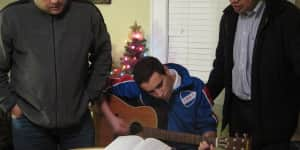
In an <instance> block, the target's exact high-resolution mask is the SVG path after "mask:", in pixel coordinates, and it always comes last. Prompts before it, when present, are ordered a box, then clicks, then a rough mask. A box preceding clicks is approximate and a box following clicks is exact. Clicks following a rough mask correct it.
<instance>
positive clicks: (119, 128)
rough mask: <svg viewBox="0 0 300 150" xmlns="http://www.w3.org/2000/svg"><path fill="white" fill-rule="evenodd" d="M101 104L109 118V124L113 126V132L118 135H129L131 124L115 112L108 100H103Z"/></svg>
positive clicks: (106, 116) (102, 109)
mask: <svg viewBox="0 0 300 150" xmlns="http://www.w3.org/2000/svg"><path fill="white" fill-rule="evenodd" d="M100 105H101V106H100V108H101V111H102V112H103V114H104V116H105V118H106V119H107V120H108V122H109V124H110V125H111V126H112V129H113V132H114V133H115V134H117V135H127V134H128V133H129V125H128V124H126V123H125V122H124V121H123V120H122V119H121V118H119V117H117V116H116V115H114V114H113V112H112V111H111V109H110V108H109V106H108V104H107V102H106V100H103V102H102V103H101V104H100Z"/></svg>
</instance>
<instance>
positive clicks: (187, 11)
mask: <svg viewBox="0 0 300 150" xmlns="http://www.w3.org/2000/svg"><path fill="white" fill-rule="evenodd" d="M227 4H228V0H169V4H168V5H169V9H168V10H169V17H168V18H169V31H168V38H169V39H168V41H169V42H168V43H169V44H168V46H169V52H168V62H174V63H179V64H182V65H183V66H185V67H187V68H188V69H189V71H190V73H191V74H192V75H194V76H197V77H199V78H201V79H202V80H204V81H207V79H208V76H209V72H210V70H211V67H212V62H213V59H214V54H215V48H216V46H217V41H218V28H219V21H220V17H221V15H222V10H223V9H224V8H225V7H226V5H227Z"/></svg>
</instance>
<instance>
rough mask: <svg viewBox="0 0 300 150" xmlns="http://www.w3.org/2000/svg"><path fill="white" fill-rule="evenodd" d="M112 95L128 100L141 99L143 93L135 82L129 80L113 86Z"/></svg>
mask: <svg viewBox="0 0 300 150" xmlns="http://www.w3.org/2000/svg"><path fill="white" fill-rule="evenodd" d="M111 90H112V94H114V95H116V96H118V97H122V98H127V99H139V97H140V95H141V91H140V89H139V87H138V85H137V84H136V83H135V81H134V80H127V81H123V82H119V83H116V84H113V85H112V89H111Z"/></svg>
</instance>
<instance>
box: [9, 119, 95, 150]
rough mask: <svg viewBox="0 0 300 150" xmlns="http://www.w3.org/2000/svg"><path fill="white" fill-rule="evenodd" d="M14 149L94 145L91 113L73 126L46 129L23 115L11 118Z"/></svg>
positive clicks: (47, 149)
mask: <svg viewBox="0 0 300 150" xmlns="http://www.w3.org/2000/svg"><path fill="white" fill-rule="evenodd" d="M12 131H13V143H14V149H15V150H67V149H71V148H78V147H92V146H94V145H95V139H94V137H95V133H94V131H95V130H94V124H93V121H92V118H91V114H90V113H87V114H86V115H84V117H83V119H82V121H81V122H80V123H79V124H78V125H76V126H73V127H70V128H64V129H55V128H54V129H48V128H43V127H40V126H37V125H35V124H33V123H32V122H30V121H29V120H28V119H27V118H26V117H25V116H24V115H22V116H21V117H18V118H16V119H12Z"/></svg>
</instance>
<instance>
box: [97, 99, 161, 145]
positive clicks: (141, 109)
mask: <svg viewBox="0 0 300 150" xmlns="http://www.w3.org/2000/svg"><path fill="white" fill-rule="evenodd" d="M108 104H109V107H110V109H111V111H112V112H113V113H114V114H115V115H116V116H118V117H119V118H122V119H123V120H124V122H126V123H128V124H132V123H139V124H140V125H142V126H143V127H150V128H157V126H158V119H157V115H156V112H155V110H154V109H153V108H152V107H150V106H137V107H134V106H131V105H128V104H127V103H125V102H124V101H123V100H121V99H120V98H118V97H116V96H114V95H111V96H109V100H108ZM95 107H100V106H95ZM94 121H95V128H96V145H97V146H101V147H104V146H106V145H108V144H109V143H110V142H112V141H113V139H114V137H115V135H114V133H113V130H112V128H111V126H110V124H109V123H108V121H107V120H106V119H105V117H104V116H103V115H101V114H96V113H94Z"/></svg>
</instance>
